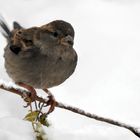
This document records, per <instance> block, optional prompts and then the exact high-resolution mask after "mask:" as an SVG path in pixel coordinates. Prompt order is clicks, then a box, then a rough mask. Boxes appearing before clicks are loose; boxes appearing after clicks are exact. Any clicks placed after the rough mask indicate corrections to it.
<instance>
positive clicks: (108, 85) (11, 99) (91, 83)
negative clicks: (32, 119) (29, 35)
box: [0, 0, 140, 140]
mask: <svg viewBox="0 0 140 140" xmlns="http://www.w3.org/2000/svg"><path fill="white" fill-rule="evenodd" d="M0 13H1V14H2V15H3V16H4V18H5V19H6V21H7V23H8V24H9V26H10V28H11V29H12V22H13V21H15V20H16V21H18V22H19V23H20V24H21V25H22V26H24V27H26V28H29V27H32V26H41V25H43V24H46V23H48V22H50V21H52V20H56V19H62V20H65V21H67V22H70V23H71V24H72V25H73V27H74V29H75V43H74V48H75V50H76V51H77V53H78V65H77V68H76V71H75V73H74V74H73V75H72V76H71V77H70V78H69V79H68V80H67V81H65V82H64V83H63V84H62V85H60V86H58V87H54V88H52V89H50V91H51V92H52V93H53V94H54V96H55V98H56V99H57V100H58V101H61V102H63V103H66V104H70V105H73V106H77V107H80V108H82V109H84V110H86V111H89V112H91V113H95V114H98V115H101V116H104V117H108V118H112V119H116V120H119V121H122V122H125V123H128V124H131V125H133V126H138V127H140V109H139V106H140V102H139V100H140V1H139V0H76V1H75V0H69V1H68V0H67V1H66V0H59V1H57V0H39V1H37V0H12V1H11V0H4V1H2V0H0ZM0 42H1V43H0V48H1V49H0V64H1V65H0V73H1V75H0V79H3V80H5V81H10V80H11V79H9V77H8V76H7V74H6V72H5V68H4V59H3V50H4V47H5V45H6V40H5V39H4V38H3V36H2V35H0ZM38 92H39V93H42V92H41V91H40V90H38ZM0 93H1V94H0V124H1V125H0V139H2V140H13V139H15V140H16V139H17V140H19V138H20V139H23V140H25V139H26V140H28V139H29V140H32V139H33V131H32V127H31V124H30V123H28V122H25V121H23V120H22V119H23V117H24V116H25V114H26V113H27V109H24V108H23V105H24V102H23V101H22V99H20V98H19V97H17V96H16V95H13V94H10V93H8V92H5V91H3V90H0ZM48 119H49V120H50V122H51V123H52V126H51V127H50V128H47V129H46V132H47V135H48V138H49V140H56V139H57V140H58V139H61V140H63V139H64V140H65V139H67V140H79V139H80V140H93V139H96V140H124V139H127V140H138V138H137V137H136V136H135V135H133V134H132V133H131V132H129V131H128V130H125V129H122V128H118V127H115V126H112V125H108V124H106V123H101V122H97V121H95V120H91V119H88V118H85V117H83V116H79V115H77V114H74V113H71V112H68V111H66V110H62V109H57V108H56V110H55V111H54V112H53V113H52V114H51V115H50V116H49V117H48Z"/></svg>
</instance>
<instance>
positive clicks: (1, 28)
mask: <svg viewBox="0 0 140 140" xmlns="http://www.w3.org/2000/svg"><path fill="white" fill-rule="evenodd" d="M0 32H1V33H2V35H3V36H4V37H5V38H6V39H7V40H8V41H9V40H10V37H11V35H12V33H11V31H10V29H9V27H8V25H7V23H6V21H5V19H4V18H3V16H2V15H0Z"/></svg>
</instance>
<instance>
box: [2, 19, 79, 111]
mask: <svg viewBox="0 0 140 140" xmlns="http://www.w3.org/2000/svg"><path fill="white" fill-rule="evenodd" d="M0 31H1V33H2V35H3V36H4V37H5V38H6V41H7V45H6V47H5V48H4V60H5V69H6V72H7V74H8V75H9V77H10V78H11V79H12V80H13V81H14V82H15V83H16V84H17V85H19V86H22V87H24V88H26V89H28V90H29V91H30V92H31V97H32V100H33V101H34V98H35V96H36V91H35V89H42V90H44V91H45V92H48V88H52V87H55V86H58V85H60V84H62V83H63V82H64V81H65V80H67V79H68V78H69V77H70V76H71V75H72V74H73V72H74V71H75V68H76V65H77V60H78V55H77V53H76V51H75V49H74V48H73V44H74V36H75V32H74V28H73V26H72V25H71V24H70V23H68V22H66V21H64V20H54V21H51V22H49V23H47V24H44V25H42V26H39V27H38V26H34V27H30V28H24V27H22V26H21V25H20V24H19V23H18V22H17V21H14V22H13V29H12V30H10V28H9V27H8V24H7V23H6V21H5V19H4V18H0ZM52 104H54V103H52ZM53 109H54V106H53V105H52V108H51V109H50V110H51V111H52V110H53ZM51 111H50V112H51Z"/></svg>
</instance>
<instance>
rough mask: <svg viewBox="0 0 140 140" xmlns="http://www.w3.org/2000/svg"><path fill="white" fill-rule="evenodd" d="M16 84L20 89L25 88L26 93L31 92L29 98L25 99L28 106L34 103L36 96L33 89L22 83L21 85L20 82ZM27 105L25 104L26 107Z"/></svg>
mask: <svg viewBox="0 0 140 140" xmlns="http://www.w3.org/2000/svg"><path fill="white" fill-rule="evenodd" d="M16 84H17V85H19V86H21V87H23V88H25V89H27V90H28V91H30V92H31V95H30V96H29V97H27V99H25V101H27V102H29V104H30V103H31V102H34V101H35V97H36V94H37V93H36V91H35V89H34V88H33V87H32V86H30V85H27V84H24V83H22V82H18V83H16ZM29 104H27V106H28V105H29Z"/></svg>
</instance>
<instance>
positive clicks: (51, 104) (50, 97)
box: [43, 89, 56, 114]
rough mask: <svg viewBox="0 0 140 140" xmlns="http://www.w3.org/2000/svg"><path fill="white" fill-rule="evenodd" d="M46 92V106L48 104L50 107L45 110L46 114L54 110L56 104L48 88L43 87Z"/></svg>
mask: <svg viewBox="0 0 140 140" xmlns="http://www.w3.org/2000/svg"><path fill="white" fill-rule="evenodd" d="M43 90H44V91H45V92H46V93H47V94H48V98H49V99H48V102H47V106H49V105H50V108H49V110H48V112H47V114H49V113H51V112H53V111H54V109H55V106H56V100H55V98H54V96H53V95H52V93H51V92H50V91H49V90H48V89H43Z"/></svg>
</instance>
